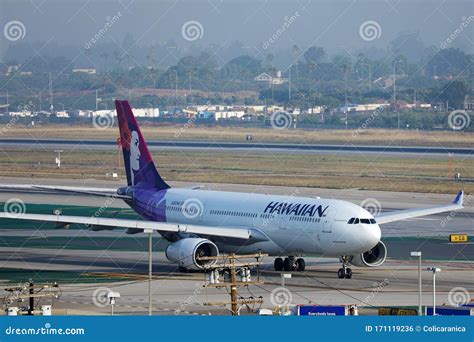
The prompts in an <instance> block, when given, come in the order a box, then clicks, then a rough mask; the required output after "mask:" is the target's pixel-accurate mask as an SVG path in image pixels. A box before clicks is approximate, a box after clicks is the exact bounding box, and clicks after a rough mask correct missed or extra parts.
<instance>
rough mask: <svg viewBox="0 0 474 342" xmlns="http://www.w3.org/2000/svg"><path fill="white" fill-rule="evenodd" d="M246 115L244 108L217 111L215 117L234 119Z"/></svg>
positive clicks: (217, 118) (218, 118)
mask: <svg viewBox="0 0 474 342" xmlns="http://www.w3.org/2000/svg"><path fill="white" fill-rule="evenodd" d="M244 115H245V111H243V110H230V111H222V112H219V111H218V112H215V113H214V118H215V119H216V121H217V120H221V119H232V118H237V119H241V118H242V117H243V116H244Z"/></svg>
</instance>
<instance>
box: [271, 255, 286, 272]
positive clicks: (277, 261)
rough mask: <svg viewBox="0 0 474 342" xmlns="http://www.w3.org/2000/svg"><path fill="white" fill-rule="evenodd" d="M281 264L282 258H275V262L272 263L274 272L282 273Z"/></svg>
mask: <svg viewBox="0 0 474 342" xmlns="http://www.w3.org/2000/svg"><path fill="white" fill-rule="evenodd" d="M283 264H284V262H283V259H282V258H276V259H275V262H274V263H273V268H274V269H275V271H283V267H284V265H283Z"/></svg>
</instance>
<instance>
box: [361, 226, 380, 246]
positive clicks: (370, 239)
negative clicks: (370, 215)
mask: <svg viewBox="0 0 474 342" xmlns="http://www.w3.org/2000/svg"><path fill="white" fill-rule="evenodd" d="M364 231H365V239H366V241H367V247H368V248H367V250H369V249H371V248H372V247H375V245H377V244H378V243H379V242H380V238H381V237H382V231H381V230H380V227H379V225H378V224H368V225H364Z"/></svg>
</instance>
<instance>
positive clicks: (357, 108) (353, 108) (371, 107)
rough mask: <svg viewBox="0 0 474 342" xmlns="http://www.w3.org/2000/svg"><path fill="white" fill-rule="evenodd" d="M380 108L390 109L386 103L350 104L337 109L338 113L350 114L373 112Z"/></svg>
mask: <svg viewBox="0 0 474 342" xmlns="http://www.w3.org/2000/svg"><path fill="white" fill-rule="evenodd" d="M382 107H390V104H388V103H367V104H350V105H347V106H342V107H339V108H338V111H339V112H342V113H350V112H374V111H376V110H377V109H379V108H382Z"/></svg>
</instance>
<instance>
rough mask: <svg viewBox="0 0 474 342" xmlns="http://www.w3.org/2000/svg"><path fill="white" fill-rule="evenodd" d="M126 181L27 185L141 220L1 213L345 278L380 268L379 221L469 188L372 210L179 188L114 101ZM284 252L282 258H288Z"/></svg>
mask: <svg viewBox="0 0 474 342" xmlns="http://www.w3.org/2000/svg"><path fill="white" fill-rule="evenodd" d="M115 106H116V110H117V118H118V124H119V131H120V140H121V144H122V152H123V158H124V166H125V170H126V175H127V185H126V186H123V187H120V188H118V189H117V190H116V191H110V190H109V191H106V190H105V189H104V190H100V189H93V190H91V189H83V190H81V188H67V187H55V186H26V187H31V188H33V189H36V190H49V191H57V192H62V193H64V192H66V193H75V194H82V195H91V196H105V197H109V198H110V197H112V198H118V199H121V200H123V201H125V203H127V204H128V205H129V206H130V207H131V208H132V209H133V210H134V211H135V212H136V213H138V214H139V215H140V216H141V218H142V219H141V220H131V219H117V218H103V217H100V216H99V217H95V216H93V217H83V216H67V215H62V213H56V214H57V215H44V214H30V213H17V214H16V213H8V212H2V213H0V218H10V219H22V220H38V221H50V222H56V223H57V224H58V225H62V226H64V225H68V224H84V225H86V226H88V227H90V228H91V229H92V230H94V231H97V230H110V229H115V228H127V233H130V234H135V233H142V232H155V231H156V232H158V233H159V234H161V236H162V237H163V238H164V239H166V240H167V241H168V242H169V245H168V247H167V248H166V251H165V254H166V257H167V259H168V260H169V261H171V262H173V263H176V264H177V265H178V266H179V269H180V270H202V269H205V268H206V267H208V266H210V265H212V264H213V263H215V262H216V261H215V260H205V259H201V258H202V257H209V256H211V257H212V256H218V255H219V254H220V253H237V254H239V253H241V254H242V253H243V254H247V253H258V252H263V253H268V254H269V255H270V256H274V257H275V259H274V269H275V270H276V271H304V270H305V267H306V266H305V260H304V258H303V256H308V255H312V256H322V257H337V258H339V260H340V262H341V264H342V267H341V268H339V270H338V272H337V274H338V277H339V278H341V279H344V278H347V279H348V278H351V277H352V269H351V268H350V266H358V267H376V266H380V265H382V264H383V263H384V261H385V259H386V257H387V248H386V246H385V244H384V243H383V242H382V241H381V236H382V234H381V230H380V225H381V224H385V223H389V222H394V221H399V220H405V219H409V218H415V217H421V216H425V215H431V214H435V213H441V212H447V211H457V210H460V209H462V208H463V197H464V192H463V191H460V192H459V193H458V194H457V196H456V198H455V200H454V202H453V203H452V204H447V205H444V206H435V207H430V208H423V209H409V210H401V211H394V212H382V213H379V214H377V215H376V216H373V215H372V214H371V213H370V212H369V211H367V210H366V209H364V208H362V207H360V206H359V205H356V204H353V203H351V202H347V201H342V200H335V199H323V198H319V197H315V198H310V197H297V196H294V195H289V196H281V195H266V194H255V193H238V192H226V191H209V190H203V189H201V188H200V187H193V188H174V187H170V185H169V184H168V183H167V182H166V181H165V180H164V179H163V178H162V177H161V175H160V173H159V172H158V169H157V168H156V166H155V163H154V162H153V159H152V157H151V155H150V152H149V150H148V148H147V145H146V142H145V139H144V138H143V135H142V133H141V131H140V128H139V126H138V124H137V121H136V119H135V117H134V115H133V112H132V109H131V107H130V104H129V103H128V101H126V100H115ZM283 257H284V258H283Z"/></svg>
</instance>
